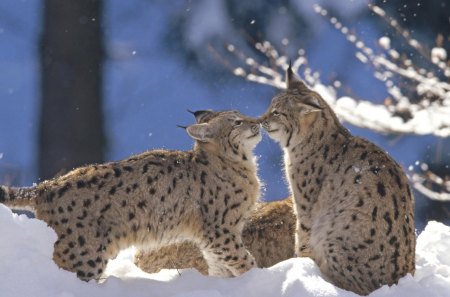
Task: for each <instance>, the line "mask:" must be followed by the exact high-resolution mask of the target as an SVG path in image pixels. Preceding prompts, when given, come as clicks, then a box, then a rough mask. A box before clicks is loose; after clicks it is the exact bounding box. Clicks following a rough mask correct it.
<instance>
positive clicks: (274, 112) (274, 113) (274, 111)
mask: <svg viewBox="0 0 450 297" xmlns="http://www.w3.org/2000/svg"><path fill="white" fill-rule="evenodd" d="M272 115H274V116H276V117H277V116H279V115H280V113H279V112H278V111H276V110H273V111H272Z"/></svg>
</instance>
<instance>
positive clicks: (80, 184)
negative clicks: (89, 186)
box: [77, 180, 86, 189]
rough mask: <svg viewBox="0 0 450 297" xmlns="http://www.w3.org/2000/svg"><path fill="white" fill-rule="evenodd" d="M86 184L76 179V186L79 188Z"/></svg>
mask: <svg viewBox="0 0 450 297" xmlns="http://www.w3.org/2000/svg"><path fill="white" fill-rule="evenodd" d="M85 186H86V183H85V182H84V181H82V180H79V181H77V188H78V189H81V188H84V187H85Z"/></svg>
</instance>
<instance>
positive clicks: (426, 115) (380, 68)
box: [226, 5, 450, 137]
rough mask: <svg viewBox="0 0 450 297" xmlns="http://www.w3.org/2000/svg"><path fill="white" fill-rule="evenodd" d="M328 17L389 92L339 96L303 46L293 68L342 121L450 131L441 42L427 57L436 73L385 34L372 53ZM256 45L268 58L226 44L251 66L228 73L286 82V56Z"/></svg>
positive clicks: (385, 128)
mask: <svg viewBox="0 0 450 297" xmlns="http://www.w3.org/2000/svg"><path fill="white" fill-rule="evenodd" d="M370 7H371V9H372V10H373V11H374V12H375V13H377V14H378V15H380V16H383V15H384V16H385V12H384V11H383V10H382V9H381V8H379V7H377V6H370ZM315 10H316V12H317V13H319V14H321V15H323V16H328V12H327V11H326V10H325V9H323V8H322V7H320V6H319V5H315ZM329 21H330V23H331V24H332V25H333V26H334V27H335V28H336V29H338V30H340V32H342V34H344V35H345V36H346V37H347V39H348V40H349V41H350V42H351V43H353V44H354V45H355V48H356V57H357V58H358V59H359V60H360V61H361V62H362V63H365V64H369V65H371V66H373V67H374V69H375V70H374V76H375V78H377V79H379V80H380V81H382V82H384V84H385V86H386V90H387V92H388V93H389V94H390V95H391V97H392V98H387V100H385V102H384V104H376V103H373V102H371V101H369V100H357V99H355V98H351V97H349V96H343V97H339V98H338V97H337V94H336V89H337V88H339V87H340V86H341V83H340V82H339V81H335V82H334V83H333V85H325V84H323V83H322V82H321V81H320V77H319V73H318V72H314V71H313V70H312V69H311V68H310V67H308V65H307V61H308V60H307V57H306V55H305V51H304V50H303V49H300V50H299V52H298V54H299V55H298V58H297V59H296V60H295V61H294V63H293V68H294V70H295V71H297V72H299V71H302V74H303V78H304V80H305V81H306V82H307V83H308V84H309V85H310V86H311V87H312V88H313V89H314V90H316V91H317V92H319V93H320V94H321V95H322V96H323V97H324V99H325V100H326V101H327V102H328V103H329V104H330V105H331V106H332V108H333V109H334V111H335V112H336V114H337V115H338V117H339V118H340V119H341V120H342V121H344V122H347V123H349V124H352V125H354V126H357V127H361V128H368V129H371V130H374V131H377V132H382V133H391V134H393V133H399V134H418V135H426V134H432V135H435V136H438V137H448V136H450V84H449V83H448V82H447V81H445V80H448V79H449V77H450V67H449V66H448V65H450V62H449V60H448V58H447V53H446V51H445V49H444V48H442V47H435V48H433V49H432V50H431V56H430V57H428V60H430V61H431V65H430V68H432V67H433V66H434V67H437V72H438V73H435V72H434V71H433V70H426V69H424V68H417V67H416V66H415V65H414V64H413V62H412V61H411V60H410V59H407V58H404V57H405V55H401V54H400V53H399V52H398V51H396V50H395V49H392V48H391V47H390V40H389V38H388V37H382V38H380V40H379V41H378V44H379V45H380V46H381V47H382V49H383V51H382V52H378V53H375V52H374V50H373V49H371V48H370V47H368V46H367V45H366V44H365V43H364V42H363V41H361V40H359V39H358V38H357V36H356V35H354V34H352V33H350V30H349V29H348V28H347V27H345V26H344V25H342V23H341V22H339V21H338V20H337V19H336V18H334V17H330V18H329ZM391 23H392V24H391V25H395V26H396V28H397V30H400V31H401V30H402V29H401V28H400V26H399V25H398V23H397V22H392V21H391ZM402 32H406V31H404V30H403V31H402ZM402 36H404V37H405V38H409V39H408V41H409V44H410V45H411V46H412V47H414V48H415V49H417V50H418V51H419V53H421V54H422V53H425V50H424V47H423V46H422V45H421V44H420V43H419V42H418V41H416V40H414V39H411V38H410V37H409V34H406V33H403V34H402ZM286 42H287V41H286ZM255 47H256V49H257V50H259V51H260V52H261V53H263V54H264V55H265V56H266V57H267V58H268V60H269V62H268V63H265V64H260V63H258V62H257V61H256V59H253V58H252V57H248V56H246V55H245V54H244V53H241V52H238V50H237V49H236V48H235V46H234V45H232V44H228V45H227V46H226V48H227V50H228V51H229V52H230V53H232V54H235V55H236V56H237V57H238V58H240V59H241V60H243V61H244V63H245V65H246V68H250V69H249V70H246V69H245V68H243V67H237V68H233V69H232V71H233V73H234V74H235V75H236V76H241V77H243V78H245V79H247V80H249V81H253V82H257V83H261V84H266V85H271V86H274V87H277V88H280V89H283V88H284V87H285V82H284V81H283V79H284V74H283V72H284V71H285V69H286V68H287V67H288V59H287V57H285V56H283V55H280V54H279V53H278V51H277V50H276V49H275V48H274V47H273V46H272V45H271V43H270V42H268V41H264V42H259V43H256V44H255ZM439 74H441V75H439ZM442 77H443V78H442ZM404 80H407V81H409V83H410V85H411V84H412V85H413V86H414V89H413V92H412V93H411V90H410V89H408V90H406V89H404V88H402V87H401V82H402V81H404ZM408 92H409V93H411V94H408Z"/></svg>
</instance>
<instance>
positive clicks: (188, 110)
mask: <svg viewBox="0 0 450 297" xmlns="http://www.w3.org/2000/svg"><path fill="white" fill-rule="evenodd" d="M186 111H187V112H189V113H191V114H195V113H194V112H193V111H192V110H190V109H189V108H187V109H186Z"/></svg>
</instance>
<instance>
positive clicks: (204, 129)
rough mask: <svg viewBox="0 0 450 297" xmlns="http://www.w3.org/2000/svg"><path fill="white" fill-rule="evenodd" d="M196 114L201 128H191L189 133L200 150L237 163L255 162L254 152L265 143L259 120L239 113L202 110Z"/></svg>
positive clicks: (198, 125) (195, 126)
mask: <svg viewBox="0 0 450 297" xmlns="http://www.w3.org/2000/svg"><path fill="white" fill-rule="evenodd" d="M193 114H194V116H195V118H196V121H197V124H194V125H190V126H188V127H187V128H186V131H187V133H188V134H189V136H191V137H192V138H193V139H195V140H196V147H201V148H203V149H205V150H208V151H212V152H217V153H218V154H220V155H222V156H224V157H226V158H227V159H230V160H234V161H246V160H248V159H250V158H252V150H253V149H254V148H255V146H256V145H257V144H258V142H259V141H260V140H261V133H260V126H259V121H258V119H255V118H251V117H248V116H245V115H243V114H242V113H240V112H238V111H235V110H233V111H217V112H214V111H211V110H202V111H196V112H194V113H193Z"/></svg>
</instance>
